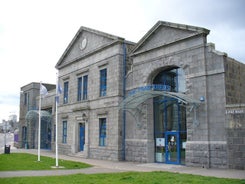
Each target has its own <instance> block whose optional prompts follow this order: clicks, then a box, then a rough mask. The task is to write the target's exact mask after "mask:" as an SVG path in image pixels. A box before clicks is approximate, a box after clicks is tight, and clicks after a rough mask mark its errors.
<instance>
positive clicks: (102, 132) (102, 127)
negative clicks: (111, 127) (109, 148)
mask: <svg viewBox="0 0 245 184" xmlns="http://www.w3.org/2000/svg"><path fill="white" fill-rule="evenodd" d="M106 129H107V128H106V118H99V146H106V136H107V135H106V134H107V133H106Z"/></svg>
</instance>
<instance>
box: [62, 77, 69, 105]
mask: <svg viewBox="0 0 245 184" xmlns="http://www.w3.org/2000/svg"><path fill="white" fill-rule="evenodd" d="M68 100H69V81H65V82H64V96H63V104H67V103H68Z"/></svg>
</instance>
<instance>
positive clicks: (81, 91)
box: [77, 75, 88, 101]
mask: <svg viewBox="0 0 245 184" xmlns="http://www.w3.org/2000/svg"><path fill="white" fill-rule="evenodd" d="M87 99H88V76H87V75H84V76H83V77H79V78H78V80H77V101H81V100H87Z"/></svg>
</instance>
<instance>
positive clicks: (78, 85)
mask: <svg viewBox="0 0 245 184" xmlns="http://www.w3.org/2000/svg"><path fill="white" fill-rule="evenodd" d="M81 99H82V77H79V78H78V81H77V101H81Z"/></svg>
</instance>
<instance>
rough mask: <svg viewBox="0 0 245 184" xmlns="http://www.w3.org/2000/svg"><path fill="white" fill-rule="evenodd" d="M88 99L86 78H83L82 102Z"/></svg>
mask: <svg viewBox="0 0 245 184" xmlns="http://www.w3.org/2000/svg"><path fill="white" fill-rule="evenodd" d="M87 99H88V76H87V75H85V76H83V100H87Z"/></svg>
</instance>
